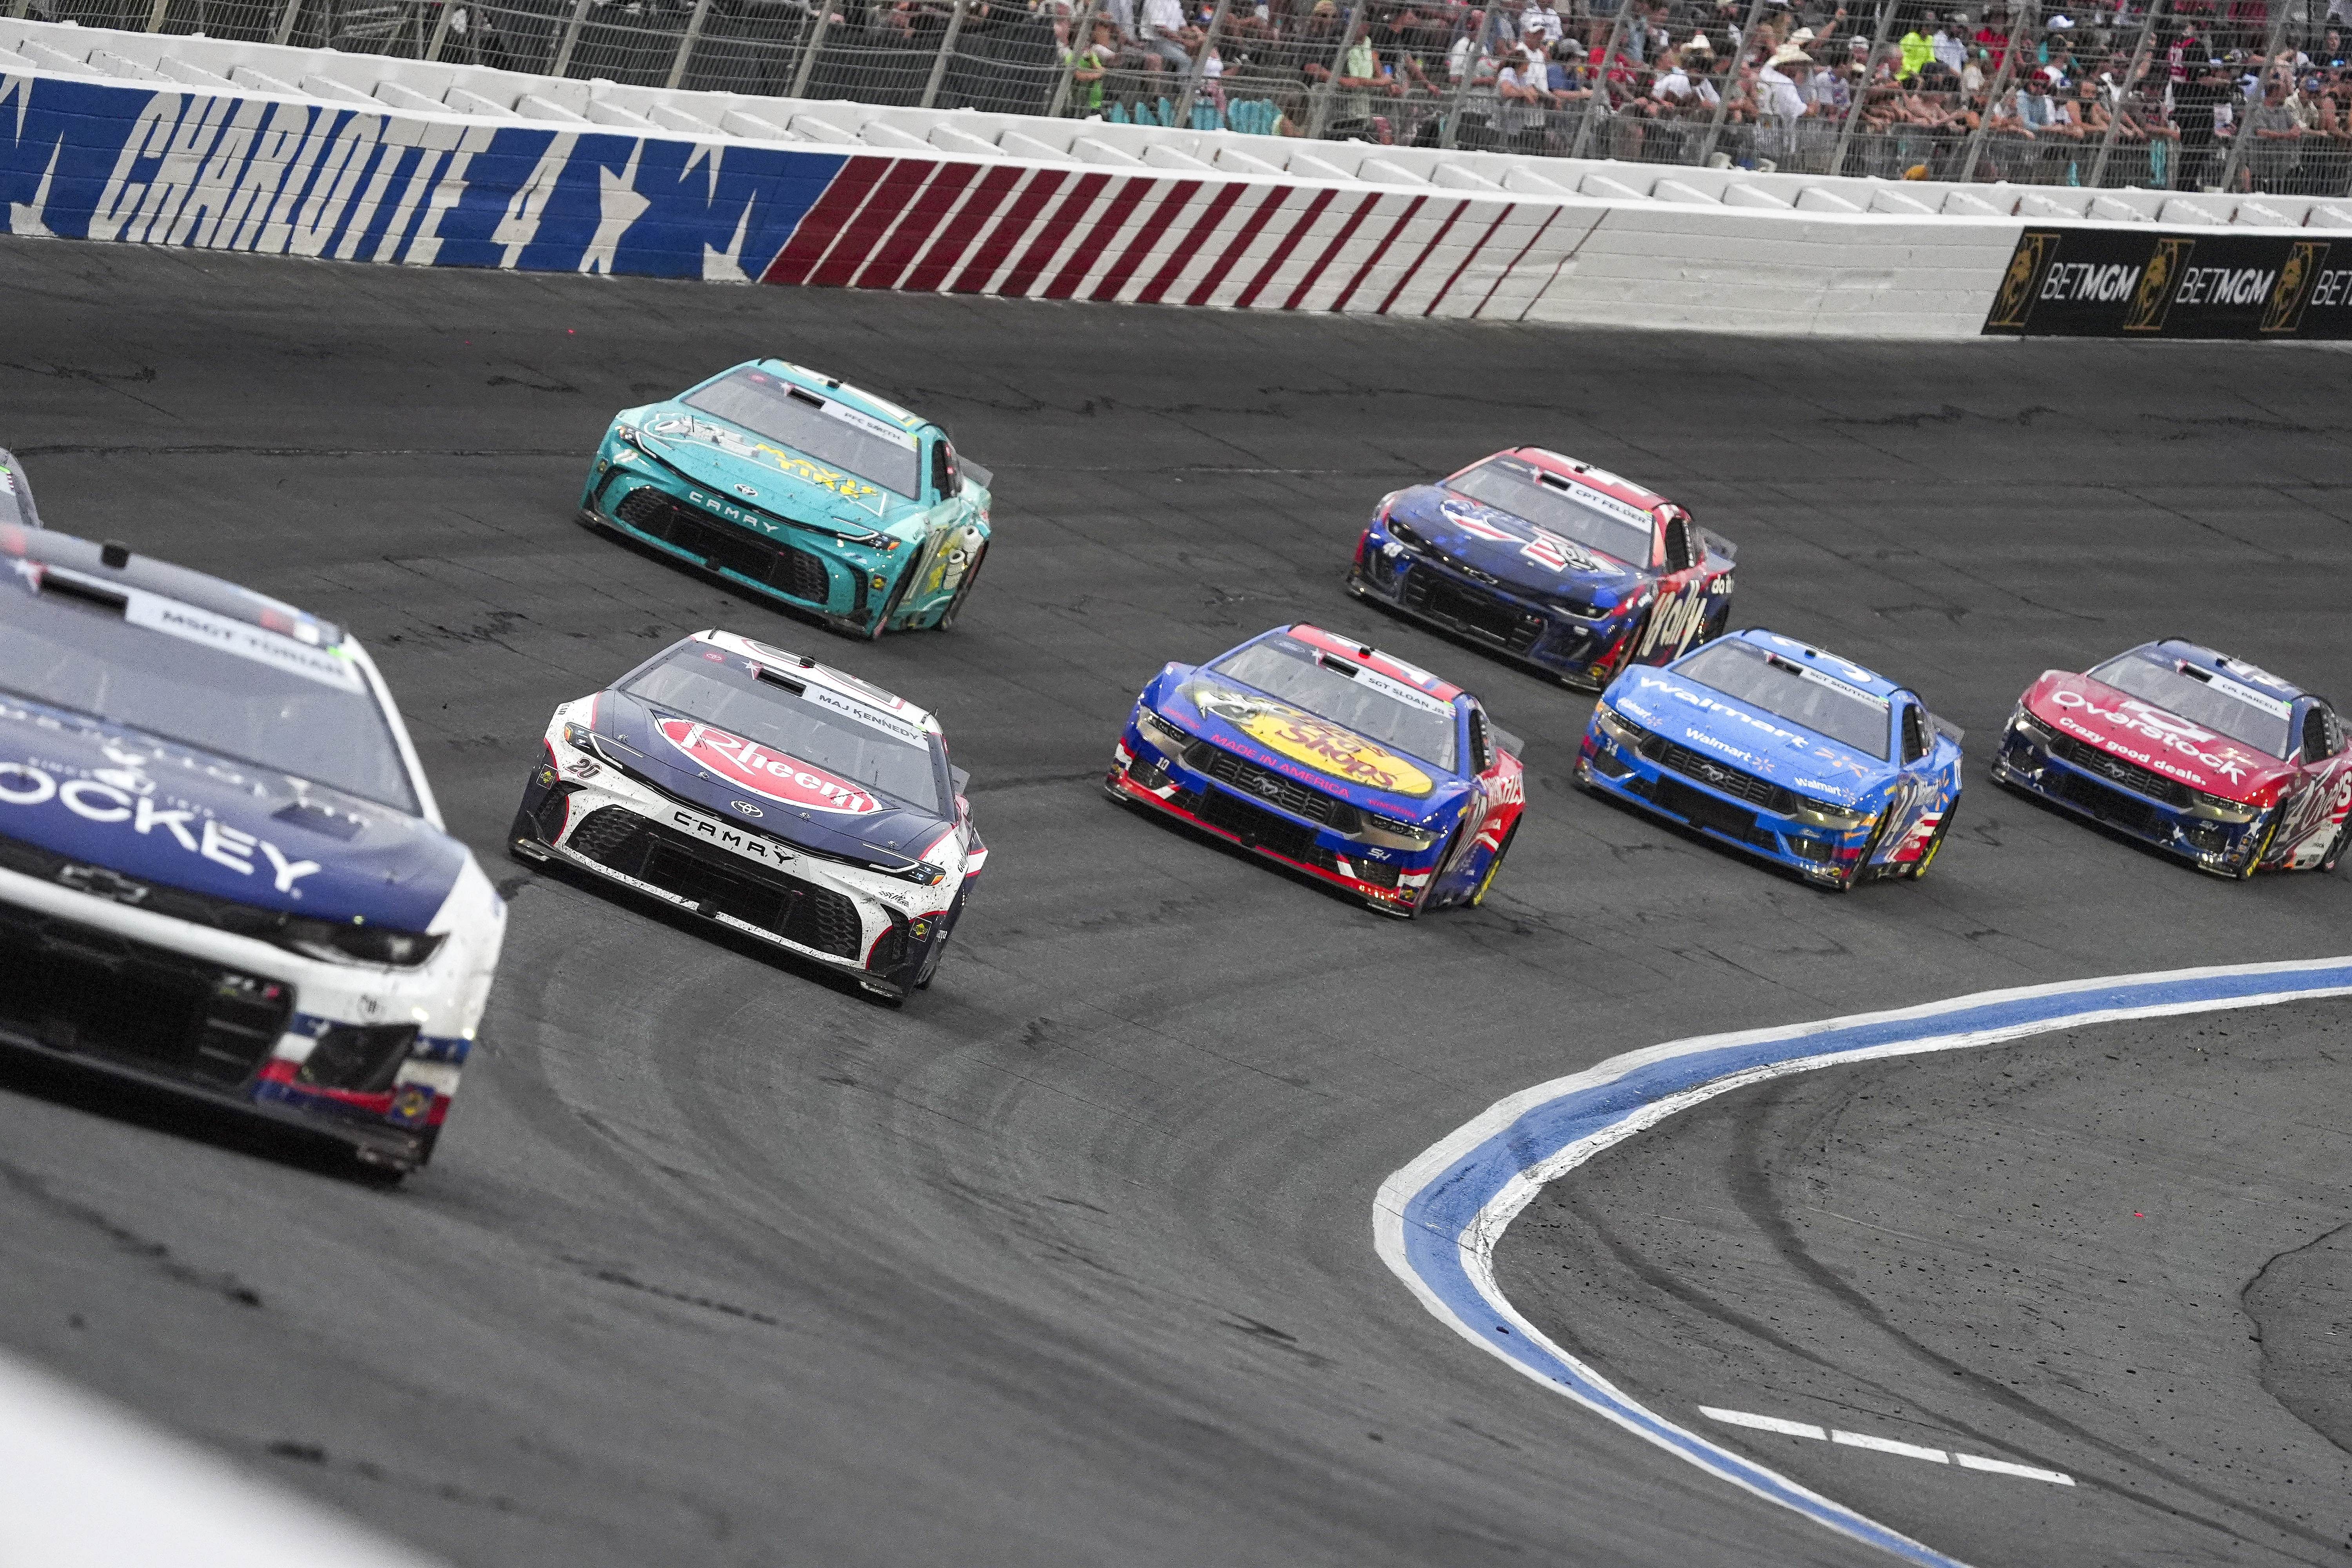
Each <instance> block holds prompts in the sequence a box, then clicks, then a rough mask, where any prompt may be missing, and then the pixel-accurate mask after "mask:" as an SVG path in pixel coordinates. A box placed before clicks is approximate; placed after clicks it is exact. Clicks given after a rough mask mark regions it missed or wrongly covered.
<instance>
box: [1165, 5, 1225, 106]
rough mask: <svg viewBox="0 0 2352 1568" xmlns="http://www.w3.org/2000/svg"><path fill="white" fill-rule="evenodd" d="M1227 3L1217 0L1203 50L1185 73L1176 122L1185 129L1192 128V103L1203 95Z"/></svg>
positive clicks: (1223, 25) (1222, 25)
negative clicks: (1205, 80)
mask: <svg viewBox="0 0 2352 1568" xmlns="http://www.w3.org/2000/svg"><path fill="white" fill-rule="evenodd" d="M1227 4H1228V0H1217V9H1216V11H1215V12H1214V13H1213V15H1212V16H1210V17H1209V36H1208V37H1205V38H1202V40H1201V52H1200V54H1199V56H1198V57H1196V58H1194V59H1193V61H1192V69H1191V70H1189V71H1187V72H1185V73H1184V96H1183V98H1181V100H1178V102H1177V105H1176V123H1177V125H1178V126H1179V127H1180V128H1181V129H1183V130H1186V131H1190V130H1191V129H1192V103H1193V100H1196V99H1198V98H1199V97H1200V96H1201V81H1202V78H1203V77H1205V76H1207V75H1208V73H1209V54H1210V51H1212V50H1213V49H1214V48H1215V47H1217V35H1218V34H1219V33H1222V32H1223V31H1224V30H1225V9H1226V6H1227Z"/></svg>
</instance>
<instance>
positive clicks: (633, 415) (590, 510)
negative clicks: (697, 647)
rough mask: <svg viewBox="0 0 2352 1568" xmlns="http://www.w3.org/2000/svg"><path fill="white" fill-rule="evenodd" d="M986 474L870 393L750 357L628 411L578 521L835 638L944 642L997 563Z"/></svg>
mask: <svg viewBox="0 0 2352 1568" xmlns="http://www.w3.org/2000/svg"><path fill="white" fill-rule="evenodd" d="M990 478H991V476H990V475H989V473H988V471H987V470H986V469H984V468H980V467H979V466H978V465H976V464H973V463H970V462H967V461H965V460H964V459H963V458H961V456H960V455H959V454H958V453H957V451H956V449H955V446H954V443H953V442H951V441H950V440H949V438H948V433H947V432H946V431H945V430H943V429H941V428H940V426H937V425H934V424H931V423H929V422H928V421H925V420H922V419H919V418H917V417H916V416H914V415H912V414H909V413H908V412H907V411H906V410H905V409H903V408H900V407H898V405H895V404H892V403H887V402H885V401H883V400H882V399H881V398H878V397H877V396H875V395H873V394H871V393H867V392H860V391H858V390H857V389H856V387H854V386H845V385H843V384H841V382H839V381H838V380H836V379H834V378H832V377H829V376H824V375H819V374H817V373H816V372H814V371H811V370H804V369H803V368H802V367H800V366H799V365H796V364H788V363H784V362H783V361H782V360H756V361H753V362H751V363H748V364H740V365H737V366H736V367H735V368H734V369H732V370H730V371H727V372H725V373H723V374H719V375H715V376H713V377H711V378H710V379H709V381H706V382H704V383H702V384H700V385H698V386H692V387H688V389H687V390H686V391H684V392H681V393H679V394H678V395H677V396H676V397H673V398H670V399H668V400H667V401H666V402H662V403H655V404H648V405H646V406H645V407H643V408H625V409H623V410H622V411H621V412H620V414H619V415H617V416H615V417H614V420H613V426H612V428H611V429H609V430H607V431H606V432H605V434H604V445H602V446H601V447H598V448H597V450H596V463H595V467H594V468H593V469H592V470H591V471H590V472H589V475H588V484H587V488H586V489H584V490H583V492H582V494H581V497H580V521H582V522H583V523H584V524H586V525H587V526H588V527H590V528H595V529H611V530H613V531H617V532H619V533H621V534H624V535H625V536H626V537H628V538H630V539H633V540H635V541H636V542H639V543H641V544H646V545H651V546H652V547H654V548H655V549H656V550H659V551H661V552H664V553H665V554H668V555H672V556H677V557H678V558H680V559H683V560H686V561H690V562H692V563H695V564H696V565H698V566H701V567H703V568H705V569H706V570H708V571H710V572H712V573H714V574H717V575H718V576H719V577H720V578H722V579H724V580H725V581H726V582H727V583H728V584H729V585H730V586H733V587H737V588H743V589H748V590H750V591H751V593H753V594H755V595H759V596H761V597H762V598H764V599H766V600H768V601H769V602H771V603H772V604H775V605H782V606H783V607H785V608H787V609H792V610H797V611H800V612H803V614H806V615H809V616H814V617H816V618H818V619H820V620H822V621H823V622H824V624H826V625H828V626H832V627H833V628H834V629H835V630H836V631H843V632H848V633H851V634H853V635H856V636H858V637H880V636H881V635H882V634H883V633H884V632H886V631H911V630H915V629H918V628H924V627H930V628H937V629H940V630H945V629H946V628H947V627H949V626H953V625H954V624H955V620H956V616H957V614H958V613H959V612H960V611H961V609H962V608H963V605H964V601H965V599H966V598H968V597H969V596H970V595H971V587H972V584H973V583H975V582H976V581H978V579H979V576H980V564H981V560H982V557H983V556H985V555H986V554H987V552H988V535H989V525H988V508H989V483H990Z"/></svg>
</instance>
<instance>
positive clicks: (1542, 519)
mask: <svg viewBox="0 0 2352 1568" xmlns="http://www.w3.org/2000/svg"><path fill="white" fill-rule="evenodd" d="M1445 488H1446V489H1450V490H1453V491H1454V492H1455V493H1456V494H1459V495H1465V496H1468V497H1469V498H1470V499H1471V500H1479V501H1485V502H1486V504H1487V505H1488V506H1491V507H1493V508H1495V509H1496V510H1499V511H1507V512H1509V513H1510V514H1511V515H1512V516H1513V517H1518V518H1525V519H1526V520H1527V521H1529V522H1533V523H1540V524H1541V525H1542V526H1544V527H1545V528H1548V529H1550V530H1551V531H1553V532H1554V533H1564V534H1566V535H1567V536H1568V537H1569V538H1570V539H1573V540H1574V541H1576V542H1578V543H1579V544H1582V545H1586V546H1589V547H1591V549H1594V550H1598V551H1601V552H1604V553H1607V554H1610V555H1613V556H1615V557H1616V558H1617V559H1618V560H1620V561H1623V562H1627V563H1631V564H1633V565H1635V566H1647V565H1648V564H1649V563H1650V542H1651V539H1652V536H1653V535H1652V528H1653V524H1652V521H1651V518H1650V514H1649V513H1648V512H1645V511H1643V510H1642V509H1641V508H1640V507H1637V506H1634V505H1633V504H1632V503H1631V502H1629V501H1621V500H1618V499H1617V498H1616V497H1614V496H1604V495H1601V494H1600V493H1599V492H1598V491H1594V490H1588V489H1584V488H1583V487H1581V486H1576V487H1573V488H1570V487H1566V486H1565V485H1564V482H1563V481H1561V480H1559V479H1550V480H1547V479H1546V478H1545V476H1544V474H1543V472H1542V470H1540V469H1538V468H1537V467H1536V466H1535V465H1534V464H1533V463H1524V462H1521V461H1520V460H1519V459H1518V458H1488V459H1487V460H1486V461H1485V462H1483V463H1481V464H1479V465H1478V466H1477V467H1476V468H1472V469H1471V470H1470V471H1469V472H1467V473H1464V474H1457V475H1455V476H1454V478H1452V479H1448V480H1446V481H1445Z"/></svg>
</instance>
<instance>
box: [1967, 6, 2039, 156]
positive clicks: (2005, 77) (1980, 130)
mask: <svg viewBox="0 0 2352 1568" xmlns="http://www.w3.org/2000/svg"><path fill="white" fill-rule="evenodd" d="M2029 16H2031V17H2032V18H2033V21H2034V24H2035V25H2036V26H2040V25H2041V21H2042V6H2041V5H2040V0H2034V3H2033V4H2030V5H2020V6H2019V7H2018V8H2017V20H2016V21H2014V22H2012V23H2011V24H2010V27H2009V47H2008V48H2006V49H2004V50H2002V51H2001V56H2000V69H1999V70H1997V71H1995V72H1993V73H1992V80H1991V81H1990V82H1988V83H1986V84H1985V110H1984V118H1983V119H1982V120H1979V121H1977V129H1976V134H1975V135H1973V136H1971V137H1969V155H1968V158H1967V160H1966V161H1965V162H1963V163H1961V164H1960V177H1959V180H1958V184H1963V185H1965V184H1968V183H1969V181H1971V180H1973V179H1975V178H1976V177H1977V161H1978V160H1979V158H1982V157H1983V156H1984V144H1985V138H1986V137H1988V136H1990V135H1991V134H1992V117H1993V115H1994V114H1995V113H1997V112H1998V111H1999V110H2000V95H2001V94H2002V93H2004V92H2007V91H2008V90H2009V79H2010V78H2011V77H2012V76H2014V75H2016V74H2017V53H2018V51H2019V50H2020V49H2021V48H2023V47H2025V21H2026V18H2027V17H2029Z"/></svg>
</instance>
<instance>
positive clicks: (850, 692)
mask: <svg viewBox="0 0 2352 1568" xmlns="http://www.w3.org/2000/svg"><path fill="white" fill-rule="evenodd" d="M686 640H687V641H688V642H703V643H709V644H710V645H711V646H712V647H720V648H724V649H726V650H727V651H728V652H729V653H731V654H734V655H735V656H736V657H738V658H750V659H756V660H758V661H759V662H760V663H761V664H765V665H768V666H770V667H772V668H775V669H777V670H780V671H789V672H790V673H791V675H792V678H793V679H794V680H798V681H802V682H803V683H805V684H807V685H811V686H822V687H824V689H826V690H828V691H831V692H834V693H835V694H836V695H837V696H842V697H846V698H849V699H850V700H853V701H857V702H869V703H872V704H874V705H875V706H876V707H878V708H882V709H885V710H888V711H889V712H890V713H891V714H892V715H894V716H896V717H898V718H900V719H903V720H905V721H907V722H908V723H909V724H912V725H914V726H915V727H916V728H918V729H919V730H921V731H923V732H924V733H925V734H929V735H941V736H942V738H944V736H943V734H942V731H940V721H938V720H937V719H935V718H933V717H932V716H931V715H930V714H929V712H927V711H925V710H922V709H920V708H918V707H916V706H915V705H914V704H913V703H911V702H909V701H908V700H906V699H905V698H903V697H899V696H897V695H895V694H894V693H891V692H887V691H885V690H883V689H881V688H880V687H878V686H876V685H873V684H871V683H870V682H867V681H864V680H860V679H858V678H857V677H856V676H854V675H852V674H850V673H849V672H848V671H846V670H840V669H835V668H833V667H832V666H831V665H828V664H819V663H818V662H817V661H816V660H815V659H813V658H810V657H809V656H808V655H806V654H804V653H792V652H788V651H787V650H785V649H783V648H780V647H772V646H770V645H769V644H767V643H763V642H755V641H753V640H752V639H751V638H750V637H742V636H739V635H738V634H736V633H734V632H722V631H716V630H706V631H698V632H697V633H695V634H694V635H693V636H692V637H688V638H687V639H686Z"/></svg>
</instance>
